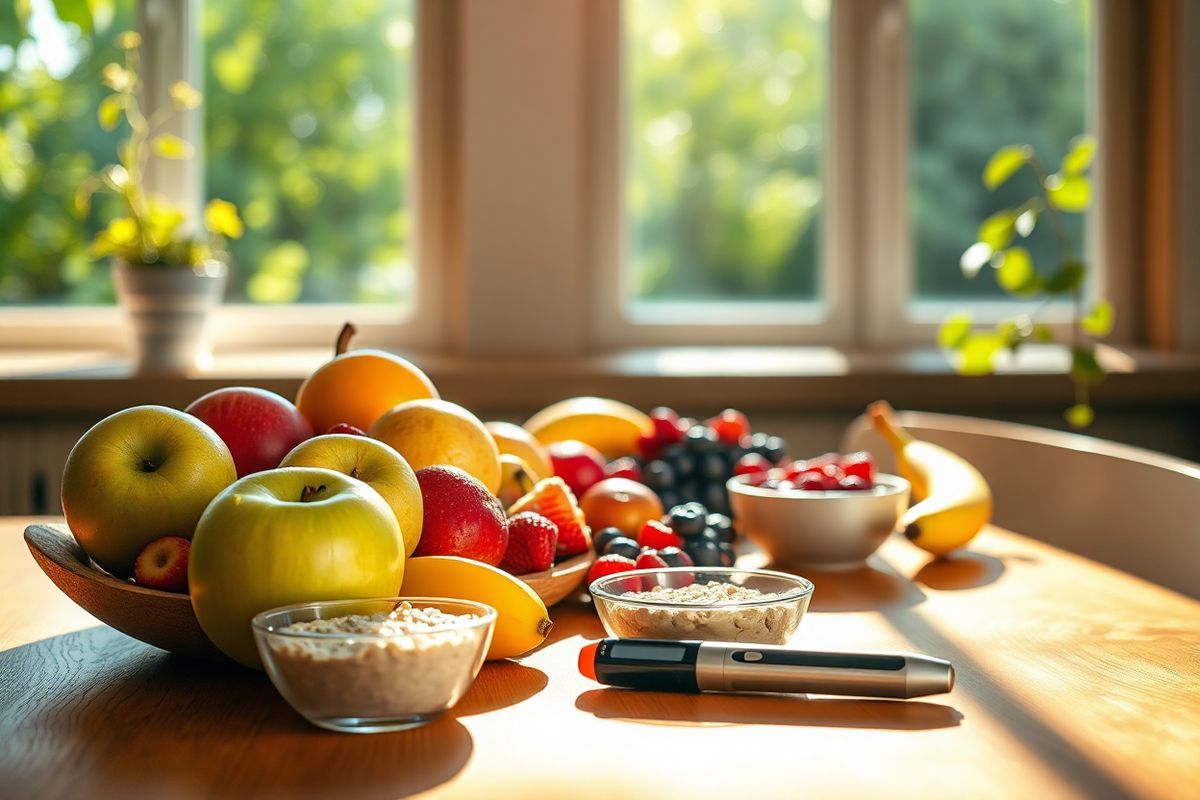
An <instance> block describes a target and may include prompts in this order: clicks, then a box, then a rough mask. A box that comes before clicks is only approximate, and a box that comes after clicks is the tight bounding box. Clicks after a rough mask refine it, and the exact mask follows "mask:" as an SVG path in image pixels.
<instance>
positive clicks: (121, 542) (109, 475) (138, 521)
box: [62, 406, 237, 578]
mask: <svg viewBox="0 0 1200 800" xmlns="http://www.w3.org/2000/svg"><path fill="white" fill-rule="evenodd" d="M236 478H237V471H236V469H235V468H234V465H233V456H231V455H230V454H229V448H228V447H226V446H225V443H224V442H223V441H221V437H219V436H217V434H216V432H215V431H213V429H212V428H210V427H208V426H207V425H205V424H204V423H203V422H201V421H200V420H198V419H196V418H195V417H193V416H191V415H190V414H184V413H183V412H182V411H176V410H175V409H173V408H165V407H163V406H136V407H134V408H127V409H125V410H124V411H118V412H117V413H116V414H113V415H112V416H111V417H107V418H105V419H103V420H101V421H100V422H97V423H96V424H95V425H94V426H92V428H91V430H89V431H88V432H87V433H85V434H84V435H83V438H82V439H80V440H79V441H78V442H76V443H75V447H73V448H72V449H71V454H70V455H69V456H67V464H66V467H65V468H64V469H63V481H62V507H63V514H64V515H66V518H67V525H68V526H69V527H70V528H71V533H73V534H75V540H76V541H78V542H79V546H80V547H82V548H83V551H84V552H85V553H87V554H88V555H89V556H91V558H92V560H93V561H95V562H96V563H97V564H99V565H100V566H101V567H103V568H104V569H106V570H108V571H109V572H111V573H112V574H113V575H117V576H119V577H122V578H127V577H129V576H130V575H132V574H133V562H134V561H135V560H136V559H137V557H138V553H140V552H141V551H142V549H143V548H145V546H146V545H148V544H150V542H153V541H154V540H155V539H161V538H163V537H164V536H181V537H183V538H184V539H191V538H192V533H193V532H194V531H195V530H196V523H197V522H198V521H199V519H200V515H201V514H203V513H204V509H205V507H206V506H207V505H208V503H209V501H210V500H212V499H213V498H214V497H216V496H217V494H218V493H219V492H220V491H221V490H222V489H224V488H225V487H226V486H228V485H229V484H231V483H233V482H234V480H235V479H236Z"/></svg>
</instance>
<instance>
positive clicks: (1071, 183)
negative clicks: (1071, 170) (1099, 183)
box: [1046, 175, 1092, 212]
mask: <svg viewBox="0 0 1200 800" xmlns="http://www.w3.org/2000/svg"><path fill="white" fill-rule="evenodd" d="M1046 193H1047V195H1048V196H1049V197H1050V202H1051V204H1053V205H1054V207H1055V208H1058V209H1061V210H1063V211H1071V212H1081V211H1087V207H1088V206H1089V205H1091V202H1092V184H1091V182H1090V181H1088V179H1087V178H1085V177H1083V176H1082V175H1068V176H1067V177H1066V178H1063V177H1062V176H1060V175H1051V176H1050V177H1048V178H1047V179H1046Z"/></svg>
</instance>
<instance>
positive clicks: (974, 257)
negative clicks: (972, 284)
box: [958, 242, 994, 278]
mask: <svg viewBox="0 0 1200 800" xmlns="http://www.w3.org/2000/svg"><path fill="white" fill-rule="evenodd" d="M993 252H994V251H993V250H992V246H991V245H990V244H987V243H986V242H976V243H975V244H973V245H971V246H970V247H968V248H967V249H966V250H964V251H963V254H962V257H960V258H959V259H958V266H959V269H961V270H962V274H963V275H965V276H966V277H968V278H974V277H975V276H976V275H978V274H979V270H980V269H982V268H983V265H984V264H986V263H988V261H990V260H991V258H992V253H993Z"/></svg>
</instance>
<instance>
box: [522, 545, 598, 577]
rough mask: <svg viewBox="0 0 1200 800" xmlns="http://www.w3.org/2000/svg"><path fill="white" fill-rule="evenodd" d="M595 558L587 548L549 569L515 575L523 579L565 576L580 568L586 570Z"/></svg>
mask: <svg viewBox="0 0 1200 800" xmlns="http://www.w3.org/2000/svg"><path fill="white" fill-rule="evenodd" d="M595 560H596V554H595V553H593V552H592V551H591V550H590V549H589V550H587V551H585V552H583V553H580V554H579V555H577V556H572V557H571V558H568V559H567V560H566V561H563V562H562V563H561V564H555V565H554V566H552V567H551V568H550V569H546V570H542V571H541V572H526V573H525V574H524V575H517V576H516V577H517V578H519V579H520V580H523V581H548V580H556V579H559V578H566V577H568V576H571V575H574V574H575V573H576V572H579V571H580V570H586V569H587V568H588V567H590V566H591V565H592V562H593V561H595Z"/></svg>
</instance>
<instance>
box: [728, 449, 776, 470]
mask: <svg viewBox="0 0 1200 800" xmlns="http://www.w3.org/2000/svg"><path fill="white" fill-rule="evenodd" d="M770 468H771V462H770V461H767V459H766V457H765V456H760V455H759V454H758V453H746V455H744V456H742V457H741V458H739V459H738V461H737V463H736V464H734V465H733V474H734V475H755V474H758V473H760V472H766V471H767V470H769V469H770Z"/></svg>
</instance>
